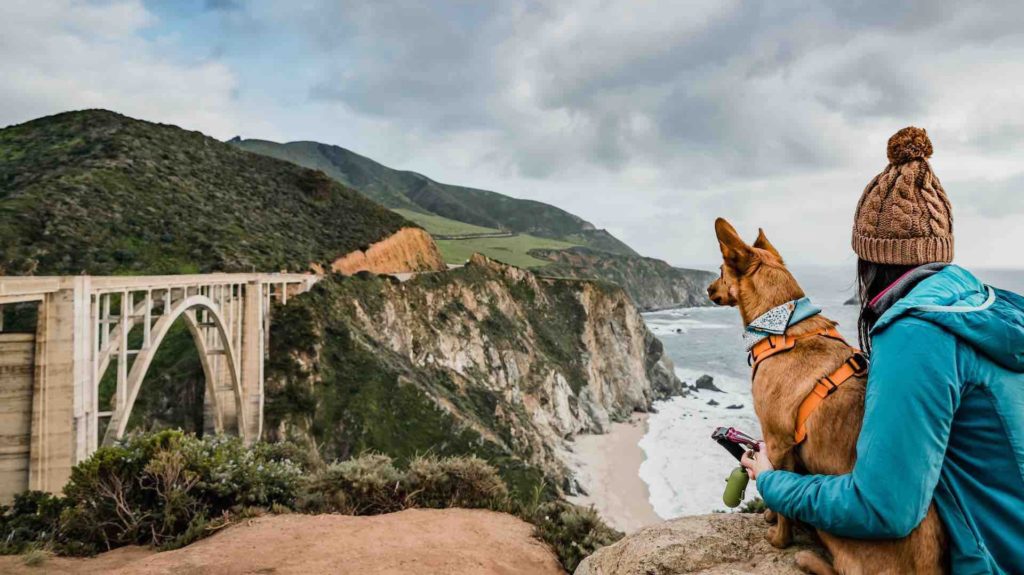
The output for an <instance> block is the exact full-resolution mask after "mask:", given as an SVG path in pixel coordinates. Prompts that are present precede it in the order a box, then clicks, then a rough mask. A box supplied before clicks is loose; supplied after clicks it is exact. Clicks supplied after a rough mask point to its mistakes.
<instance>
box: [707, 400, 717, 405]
mask: <svg viewBox="0 0 1024 575" xmlns="http://www.w3.org/2000/svg"><path fill="white" fill-rule="evenodd" d="M708 405H710V406H712V407H714V406H716V405H718V402H717V401H715V400H713V399H712V400H709V401H708Z"/></svg>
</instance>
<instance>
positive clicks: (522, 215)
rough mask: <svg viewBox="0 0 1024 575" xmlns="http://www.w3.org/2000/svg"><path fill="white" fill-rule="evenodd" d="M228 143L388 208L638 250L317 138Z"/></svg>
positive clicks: (529, 204)
mask: <svg viewBox="0 0 1024 575" xmlns="http://www.w3.org/2000/svg"><path fill="white" fill-rule="evenodd" d="M230 143H232V144H234V145H236V146H239V147H241V148H243V149H246V150H250V151H253V152H256V153H260V154H266V155H269V156H273V157H276V158H280V159H283V160H287V161H290V162H295V163H297V164H299V165H302V166H306V167H310V168H316V169H320V170H323V171H324V173H326V174H328V175H330V176H331V177H333V178H335V179H337V180H338V181H340V182H342V183H343V184H345V185H348V186H351V187H353V188H355V189H357V190H359V191H361V192H363V193H364V194H366V195H367V196H369V197H370V198H373V199H374V200H376V201H378V202H380V203H381V204H383V205H385V206H387V207H389V208H397V209H404V210H411V211H418V212H427V213H430V214H434V215H437V216H441V217H444V218H447V219H450V220H456V221H459V222H464V223H467V224H471V225H474V226H479V227H485V228H495V229H501V230H508V231H513V232H517V233H521V234H529V235H532V236H538V237H542V238H549V239H555V240H562V241H567V242H571V243H573V244H578V245H585V246H588V247H591V248H593V249H598V250H603V251H608V252H612V253H618V254H623V255H637V254H636V252H634V251H633V250H632V249H631V248H630V247H629V246H627V245H626V244H624V243H622V242H621V241H619V240H618V239H616V238H615V237H614V236H612V235H611V234H609V233H608V232H607V231H605V230H598V229H596V228H595V227H594V226H593V224H591V223H590V222H587V221H585V220H583V219H582V218H579V217H577V216H575V215H573V214H571V213H569V212H567V211H565V210H562V209H560V208H556V207H555V206H551V205H549V204H545V203H543V202H537V201H534V200H524V199H518V198H512V197H509V196H505V195H502V194H499V193H496V192H490V191H487V190H478V189H475V188H466V187H462V186H453V185H449V184H442V183H439V182H435V181H434V180H431V179H430V178H428V177H426V176H423V175H421V174H417V173H415V172H408V171H401V170H394V169H392V168H389V167H387V166H384V165H382V164H380V163H378V162H375V161H373V160H371V159H369V158H366V157H364V156H360V155H359V154H356V153H354V152H351V151H349V150H346V149H345V148H341V147H339V146H329V145H326V144H320V143H316V142H291V143H287V144H278V143H275V142H268V141H265V140H242V139H239V138H236V139H233V140H231V142H230Z"/></svg>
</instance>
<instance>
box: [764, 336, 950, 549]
mask: <svg viewBox="0 0 1024 575" xmlns="http://www.w3.org/2000/svg"><path fill="white" fill-rule="evenodd" d="M872 344H873V345H872V347H873V352H872V357H871V360H872V361H871V368H870V371H869V375H868V388H867V395H866V398H865V406H864V408H865V409H864V411H865V416H864V423H863V426H862V428H861V433H860V438H859V439H858V441H857V463H856V464H855V465H854V468H853V471H852V472H851V473H849V474H846V475H836V476H830V475H798V474H796V473H791V472H787V471H768V472H765V473H762V474H761V475H759V476H758V480H757V488H758V491H760V492H761V496H762V497H763V498H764V501H765V503H766V504H767V505H768V507H770V508H771V509H774V510H775V511H777V512H779V513H781V514H782V515H785V516H787V517H792V518H796V519H799V520H801V521H804V522H805V523H808V524H810V525H813V526H814V527H817V528H819V529H822V530H825V531H828V532H829V533H834V534H836V535H840V536H845V537H855V538H861V539H880V538H881V539H888V538H896V537H904V536H906V535H907V534H909V533H910V532H911V531H912V530H913V529H914V528H915V527H916V526H917V525H918V524H919V523H920V522H921V521H922V520H923V519H924V516H925V514H926V513H927V512H928V506H929V505H930V504H931V500H932V492H933V491H934V489H935V485H936V484H937V482H938V480H939V472H940V470H941V468H942V462H943V458H944V456H945V452H946V443H947V441H948V439H949V431H950V427H951V425H952V421H953V414H954V412H955V411H956V409H957V407H958V406H959V403H960V389H961V388H960V382H959V376H958V369H957V357H956V346H957V341H956V338H955V337H954V336H953V335H952V334H950V333H948V332H945V331H943V330H942V329H941V328H939V327H938V326H935V325H933V324H931V323H928V322H925V321H922V320H919V319H916V318H912V317H904V318H902V319H900V320H898V321H896V322H895V323H893V324H892V325H890V326H889V327H888V328H887V329H885V330H884V331H883V332H882V333H880V334H878V335H876V336H875V338H874V340H873V341H872ZM811 433H813V430H811Z"/></svg>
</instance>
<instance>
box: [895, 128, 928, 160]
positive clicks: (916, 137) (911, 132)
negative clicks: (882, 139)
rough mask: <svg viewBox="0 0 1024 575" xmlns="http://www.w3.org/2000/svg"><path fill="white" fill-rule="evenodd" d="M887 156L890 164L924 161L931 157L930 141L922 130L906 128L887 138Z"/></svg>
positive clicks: (926, 133)
mask: <svg viewBox="0 0 1024 575" xmlns="http://www.w3.org/2000/svg"><path fill="white" fill-rule="evenodd" d="M887 155H888V156H889V163H891V164H905V163H907V162H912V161H914V160H925V159H928V158H930V157H931V155H932V141H931V140H929V139H928V132H926V131H924V130H923V129H922V128H915V127H914V126H907V127H906V128H903V129H902V130H900V131H899V132H896V133H895V134H893V135H892V137H891V138H889V147H888V150H887Z"/></svg>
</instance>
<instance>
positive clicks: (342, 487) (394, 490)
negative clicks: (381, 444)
mask: <svg viewBox="0 0 1024 575" xmlns="http://www.w3.org/2000/svg"><path fill="white" fill-rule="evenodd" d="M406 483H407V482H406V479H405V475H404V474H403V473H402V472H400V471H399V470H398V469H396V468H395V466H394V464H393V463H392V462H391V458H390V457H388V456H386V455H380V454H364V455H361V456H359V457H356V458H355V459H350V460H348V461H343V462H341V463H332V464H331V465H328V466H327V468H326V469H324V470H323V471H321V472H320V473H318V474H316V475H314V476H313V477H312V478H311V479H310V480H309V483H308V484H307V485H306V488H305V490H304V491H305V492H304V496H303V498H302V500H301V501H300V503H299V506H300V509H303V510H305V511H312V512H329V511H333V512H337V513H343V514H346V515H376V514H379V513H390V512H392V511H400V510H402V509H405V508H406V507H408V506H409V503H408V491H407V489H408V486H407V484H406Z"/></svg>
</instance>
